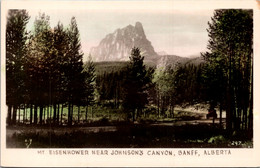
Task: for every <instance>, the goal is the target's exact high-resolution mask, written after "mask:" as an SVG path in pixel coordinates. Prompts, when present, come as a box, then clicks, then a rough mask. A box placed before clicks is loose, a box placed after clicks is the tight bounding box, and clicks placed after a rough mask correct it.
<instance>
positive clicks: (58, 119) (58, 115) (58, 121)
mask: <svg viewBox="0 0 260 168" xmlns="http://www.w3.org/2000/svg"><path fill="white" fill-rule="evenodd" d="M59 123H60V103H59V104H58V111H57V124H58V125H59Z"/></svg>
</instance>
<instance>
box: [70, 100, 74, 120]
mask: <svg viewBox="0 0 260 168" xmlns="http://www.w3.org/2000/svg"><path fill="white" fill-rule="evenodd" d="M73 112H74V105H73V104H71V112H70V125H72V121H73Z"/></svg>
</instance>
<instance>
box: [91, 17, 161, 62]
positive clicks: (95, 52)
mask: <svg viewBox="0 0 260 168" xmlns="http://www.w3.org/2000/svg"><path fill="white" fill-rule="evenodd" d="M133 47H138V48H140V49H141V53H142V55H143V56H145V57H146V58H147V57H154V56H157V53H156V52H155V51H154V48H153V46H152V45H151V42H150V41H149V40H148V39H147V38H146V36H145V32H144V29H143V26H142V24H141V23H140V22H136V24H135V26H132V25H128V26H126V27H124V28H122V29H117V30H115V31H114V33H111V34H108V35H107V36H106V37H105V38H104V39H103V40H101V42H100V43H99V45H98V46H97V47H93V48H91V50H90V54H91V55H92V57H93V58H94V59H95V61H127V60H129V56H130V52H131V49H132V48H133Z"/></svg>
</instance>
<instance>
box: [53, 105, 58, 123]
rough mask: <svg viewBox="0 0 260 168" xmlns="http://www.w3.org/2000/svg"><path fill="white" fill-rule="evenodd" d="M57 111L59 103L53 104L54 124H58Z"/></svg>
mask: <svg viewBox="0 0 260 168" xmlns="http://www.w3.org/2000/svg"><path fill="white" fill-rule="evenodd" d="M56 112H57V104H56V103H54V104H53V124H54V125H55V124H56Z"/></svg>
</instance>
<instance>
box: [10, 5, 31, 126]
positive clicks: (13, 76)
mask: <svg viewBox="0 0 260 168" xmlns="http://www.w3.org/2000/svg"><path fill="white" fill-rule="evenodd" d="M29 18H30V17H29V15H28V13H27V11H26V10H17V9H15V10H9V11H8V16H7V25H6V104H7V106H8V114H7V123H8V124H11V123H13V124H15V123H16V116H17V114H16V113H17V112H16V110H17V108H18V106H19V105H20V104H22V103H24V102H25V72H24V64H25V57H26V54H27V45H26V42H27V39H28V34H27V32H26V24H27V23H28V21H29ZM12 113H13V116H11V115H12ZM11 120H12V121H11Z"/></svg>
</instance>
